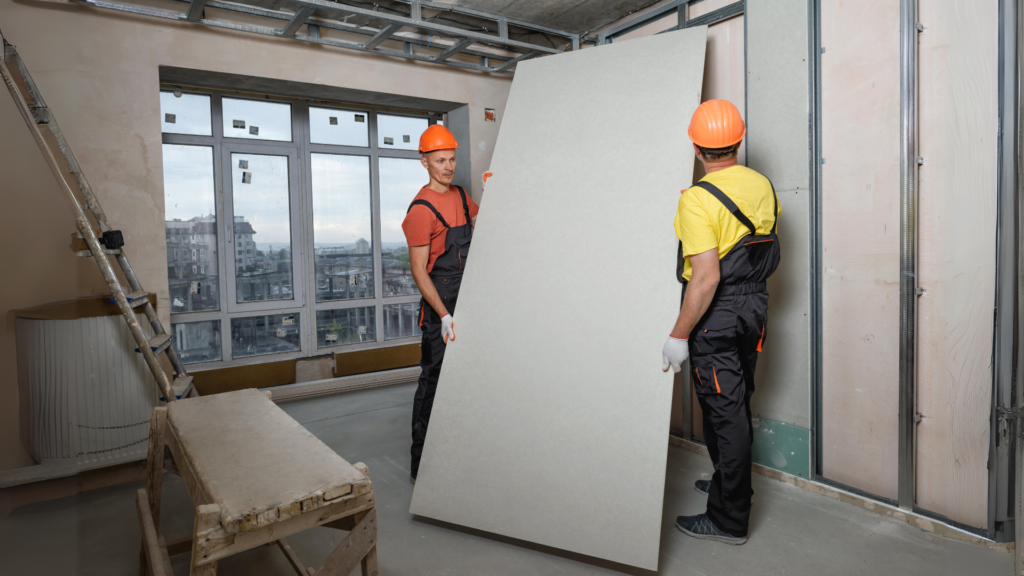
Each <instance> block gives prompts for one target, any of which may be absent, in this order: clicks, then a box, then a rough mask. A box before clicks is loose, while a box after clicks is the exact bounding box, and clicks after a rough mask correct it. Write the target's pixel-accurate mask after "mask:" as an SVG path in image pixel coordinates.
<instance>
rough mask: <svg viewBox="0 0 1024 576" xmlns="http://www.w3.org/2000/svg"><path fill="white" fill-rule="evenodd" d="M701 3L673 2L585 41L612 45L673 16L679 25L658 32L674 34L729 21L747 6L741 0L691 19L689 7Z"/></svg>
mask: <svg viewBox="0 0 1024 576" xmlns="http://www.w3.org/2000/svg"><path fill="white" fill-rule="evenodd" d="M700 1H701V0H672V1H671V2H668V3H667V4H662V5H661V6H658V7H657V8H654V9H652V10H648V11H647V12H641V13H639V14H637V15H635V16H633V17H632V18H629V19H627V20H625V21H623V22H620V23H619V24H616V25H615V26H612V27H611V28H608V29H605V30H600V31H599V32H598V33H597V34H595V35H593V36H587V37H585V38H584V39H583V40H584V41H585V42H588V43H592V44H596V45H597V46H603V45H605V44H611V43H612V41H613V40H615V39H616V38H618V37H620V36H625V35H626V34H629V33H630V32H632V31H634V30H638V29H640V28H643V27H644V26H647V25H649V24H653V23H655V22H657V21H659V20H661V19H663V18H671V17H672V16H673V15H675V16H676V17H677V18H678V20H677V22H678V24H676V25H675V26H672V27H671V28H668V29H666V30H662V31H661V32H658V34H664V33H666V32H672V31H673V30H683V29H685V28H693V27H695V26H705V25H706V26H711V25H714V24H718V23H719V22H722V21H725V20H728V19H729V18H732V17H734V16H739V15H740V14H743V10H744V6H745V0H739V1H738V2H733V3H732V4H728V5H726V6H722V7H721V8H719V9H717V10H712V11H711V12H708V13H707V14H702V15H701V16H697V17H695V18H690V17H689V6H690V5H691V4H696V3H698V2H700Z"/></svg>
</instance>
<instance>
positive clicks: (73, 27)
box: [0, 0, 511, 469]
mask: <svg viewBox="0 0 1024 576" xmlns="http://www.w3.org/2000/svg"><path fill="white" fill-rule="evenodd" d="M148 3H149V5H150V6H153V7H156V8H161V9H167V10H176V11H180V10H181V4H180V3H177V2H173V1H170V0H149V2H148ZM207 10H213V9H212V8H207ZM220 16H225V17H229V18H230V17H232V15H230V14H224V13H221V14H219V15H218V17H220ZM237 16H239V17H241V15H237ZM0 23H2V27H3V31H4V34H5V35H6V37H7V39H8V41H10V42H12V43H14V44H16V45H17V46H18V50H19V52H20V53H21V55H22V57H23V58H24V59H25V62H26V64H27V66H28V68H29V71H30V72H31V73H32V75H33V77H34V78H35V80H36V83H37V84H38V85H39V88H40V90H41V91H42V93H43V96H44V98H45V99H46V102H47V104H48V105H49V106H50V107H51V108H52V109H53V111H54V113H55V114H56V116H57V118H58V119H59V120H60V125H61V128H62V130H63V131H64V135H65V137H66V138H67V140H68V142H69V143H70V145H71V147H72V149H73V150H74V151H75V154H76V156H77V158H78V161H79V163H80V164H81V165H82V167H83V169H84V171H85V173H86V175H87V177H88V178H89V181H90V183H91V184H92V187H93V189H94V190H96V194H97V196H98V197H99V199H100V202H102V203H103V207H104V209H105V210H106V211H107V215H108V217H109V218H110V220H111V222H112V223H113V224H114V226H116V227H117V228H119V229H121V230H122V231H123V232H124V235H125V240H126V242H127V243H128V250H129V253H130V255H131V260H132V264H133V266H134V267H135V273H136V274H137V275H138V276H139V279H140V281H141V282H142V285H143V286H145V287H146V289H147V290H150V291H153V292H154V293H155V294H157V296H158V299H159V304H158V313H159V314H160V315H161V321H162V322H164V325H165V326H166V325H168V324H167V323H168V322H169V317H168V316H167V311H168V310H170V306H169V304H168V289H167V266H166V262H167V255H166V239H165V234H164V228H165V227H164V191H163V182H164V177H163V165H162V156H161V153H160V148H161V134H160V121H159V119H160V98H159V88H160V67H161V66H171V67H178V68H186V69H192V70H197V69H198V70H204V71H209V72H213V73H221V74H223V73H231V74H239V75H243V76H249V77H262V78H270V79H274V80H278V81H287V82H301V83H316V84H319V85H322V86H330V87H338V88H344V89H350V90H359V91H364V92H376V93H382V94H390V95H396V96H400V97H402V98H425V99H431V100H437V101H444V102H448V103H451V102H464V103H468V118H469V136H470V142H471V146H469V147H466V148H464V151H465V152H466V156H467V157H468V158H470V159H471V164H472V174H471V177H470V178H469V179H468V180H467V181H466V184H467V187H469V186H471V187H472V191H473V194H474V197H476V198H479V195H480V189H481V185H480V174H481V173H482V172H483V171H484V170H485V169H486V168H487V166H488V165H489V163H490V159H491V154H492V151H493V149H494V147H493V144H494V142H495V138H496V137H497V133H498V127H499V125H500V122H501V120H502V118H503V116H504V108H505V100H506V98H507V96H508V90H509V88H510V86H511V79H510V78H508V77H506V76H502V75H493V74H491V75H488V74H481V73H475V72H470V71H465V70H459V69H455V68H451V67H447V66H439V65H432V64H426V63H423V62H410V61H407V60H403V59H395V58H386V57H381V56H378V55H372V54H362V53H357V52H353V51H347V50H341V49H331V48H325V47H323V46H313V45H308V44H304V43H301V42H295V41H293V40H288V39H284V38H271V37H266V36H259V35H252V34H244V33H240V32H235V31H231V30H219V29H214V28H209V27H203V26H196V25H193V24H187V23H179V22H174V21H169V20H164V19H157V18H148V17H144V16H136V15H130V14H123V13H118V12H113V11H104V10H99V9H96V8H90V7H87V6H74V5H60V4H55V3H51V2H35V3H22V2H11V1H7V0H0ZM252 23H254V24H257V25H266V24H267V22H266V21H262V20H255V21H254V22H252ZM323 33H324V34H327V33H328V31H327V30H326V29H325V30H324V31H323ZM363 38H364V39H365V37H363ZM398 49H399V50H400V49H401V45H400V44H399V45H398ZM416 49H417V50H422V49H423V48H419V47H417V48H416ZM0 92H3V94H0V135H2V137H0V175H3V176H2V177H3V180H2V183H0V192H2V194H3V198H4V200H5V202H7V204H6V205H5V210H3V211H0V242H2V243H4V244H5V245H17V246H18V247H19V249H18V250H15V251H10V252H9V253H8V254H7V255H6V256H5V260H4V271H5V273H6V274H7V276H9V277H11V278H17V279H18V281H17V282H3V283H0V315H3V316H4V317H7V313H8V312H9V310H12V309H21V308H28V307H31V306H35V305H38V304H43V303H46V302H52V301H56V300H66V299H72V298H78V297H84V296H90V295H98V294H102V293H104V292H105V291H106V290H107V287H106V285H105V284H104V283H103V280H102V277H101V276H100V275H99V273H98V271H97V269H96V265H95V263H93V262H92V261H91V260H89V259H86V258H76V257H75V255H74V253H72V252H71V251H70V250H69V249H68V235H69V234H71V232H73V231H74V218H73V217H72V215H71V211H70V209H69V208H68V207H67V204H66V202H65V200H64V198H63V197H62V196H61V193H60V190H59V189H58V188H57V185H56V183H55V181H54V179H53V176H52V175H51V174H50V171H49V170H48V169H47V167H46V164H45V162H43V160H42V156H41V155H40V154H39V150H38V149H37V148H36V146H35V144H34V142H33V141H32V137H31V135H30V134H29V131H28V128H27V127H26V126H25V123H24V121H23V120H22V118H21V116H20V115H19V114H18V111H17V109H16V108H15V107H14V103H13V101H12V100H11V98H10V96H9V95H7V93H6V90H4V89H0ZM388 101H389V102H393V101H394V100H393V99H392V98H388ZM485 108H494V109H495V110H496V113H497V119H498V122H486V121H484V109H485ZM463 165H464V163H461V161H460V166H463ZM24 238H32V241H31V242H28V243H26V242H24V241H23V239H24ZM18 420H19V418H18V390H17V370H16V362H15V339H14V322H13V321H11V322H7V323H6V324H5V326H4V328H3V330H0V469H8V468H14V467H18V466H23V465H28V464H31V460H30V459H29V458H28V455H27V453H26V452H25V451H24V449H23V448H22V446H21V444H20V441H19V438H18V436H19V432H18V430H19V422H18Z"/></svg>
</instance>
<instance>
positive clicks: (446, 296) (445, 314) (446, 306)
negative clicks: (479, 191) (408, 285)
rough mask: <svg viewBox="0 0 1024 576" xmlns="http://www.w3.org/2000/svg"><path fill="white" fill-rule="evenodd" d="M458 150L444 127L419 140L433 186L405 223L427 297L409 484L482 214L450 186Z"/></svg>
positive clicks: (414, 203)
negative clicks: (470, 246)
mask: <svg viewBox="0 0 1024 576" xmlns="http://www.w3.org/2000/svg"><path fill="white" fill-rule="evenodd" d="M458 147H459V144H458V142H456V141H455V136H454V135H452V133H451V132H449V131H448V129H447V128H445V127H444V126H441V125H440V124H434V125H432V126H430V127H429V128H427V129H426V130H425V131H424V132H423V135H422V136H420V148H419V150H420V162H422V163H423V167H424V168H426V169H427V174H428V176H429V177H430V182H429V183H428V184H427V185H426V186H424V187H423V188H421V189H420V191H419V194H417V195H416V197H415V198H414V199H413V201H412V203H411V204H410V205H409V210H408V212H406V216H405V221H403V222H402V230H403V231H404V232H405V239H406V242H407V243H408V244H409V264H410V266H411V267H412V277H413V280H415V281H416V286H417V287H418V288H419V289H420V294H421V295H422V296H423V297H422V298H421V299H420V327H421V328H422V329H423V340H422V342H421V344H420V349H421V350H420V353H421V357H420V370H421V372H420V379H419V386H417V388H416V396H415V399H414V400H413V406H412V450H411V452H412V467H411V469H410V480H411V481H412V483H413V484H415V483H416V475H417V473H418V472H419V468H420V456H421V455H422V454H423V443H424V441H425V440H426V437H427V424H428V423H429V421H430V411H431V408H432V407H433V405H434V393H435V392H436V391H437V378H438V376H439V375H440V374H441V362H442V361H443V360H444V350H445V348H446V347H447V345H448V343H449V342H454V341H455V320H454V319H453V318H452V314H453V313H454V312H455V303H456V302H457V301H458V299H459V286H460V285H461V283H462V271H463V270H464V269H465V267H466V257H467V256H469V243H470V240H472V238H473V226H474V225H475V224H476V214H477V212H478V211H479V208H478V207H477V205H476V203H475V202H473V199H472V198H470V197H469V195H468V194H466V191H465V190H463V189H462V187H460V186H455V185H453V184H452V179H453V178H454V177H455V150H457V149H458Z"/></svg>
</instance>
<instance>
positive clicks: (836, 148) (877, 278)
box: [821, 0, 900, 499]
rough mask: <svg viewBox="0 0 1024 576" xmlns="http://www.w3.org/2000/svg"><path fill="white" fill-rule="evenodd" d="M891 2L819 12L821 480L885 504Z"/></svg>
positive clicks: (895, 83) (891, 281)
mask: <svg viewBox="0 0 1024 576" xmlns="http://www.w3.org/2000/svg"><path fill="white" fill-rule="evenodd" d="M899 15H900V2H899V0H863V1H860V2H846V1H843V0H822V2H821V43H822V50H823V53H822V55H821V125H822V126H821V128H822V134H821V149H822V157H823V161H824V162H825V164H824V165H823V166H822V182H821V211H822V278H821V283H822V331H823V334H822V356H823V357H822V373H823V374H822V398H821V402H822V415H821V417H822V446H821V450H822V456H821V460H822V462H821V465H822V473H823V475H824V476H825V477H826V478H829V479H831V480H835V481H838V482H842V483H843V484H847V485H849V486H853V487H855V488H859V489H861V490H864V491H867V492H870V493H872V494H876V495H879V496H883V497H887V498H892V499H895V498H896V496H897V474H898V454H897V448H898V442H897V437H898V431H899V420H898V414H897V406H898V405H899V396H898V394H899V373H898V361H899V354H898V351H899V317H900V316H899V284H900V283H899V254H900V218H899V215H900V208H899V201H900V185H899V175H900V163H899V159H900V154H899V144H900V132H899V128H900V99H899V95H900V68H899V57H900V45H899V41H900V31H899Z"/></svg>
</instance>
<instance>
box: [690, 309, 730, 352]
mask: <svg viewBox="0 0 1024 576" xmlns="http://www.w3.org/2000/svg"><path fill="white" fill-rule="evenodd" d="M690 344H691V346H692V348H691V349H692V350H693V353H694V356H703V355H705V354H718V353H721V352H728V351H729V350H735V349H736V316H735V315H733V314H729V315H725V314H721V315H718V314H716V315H714V316H712V317H710V318H708V319H707V320H705V321H704V322H703V323H701V324H698V325H697V328H696V329H695V330H694V332H693V334H692V336H691V337H690Z"/></svg>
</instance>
